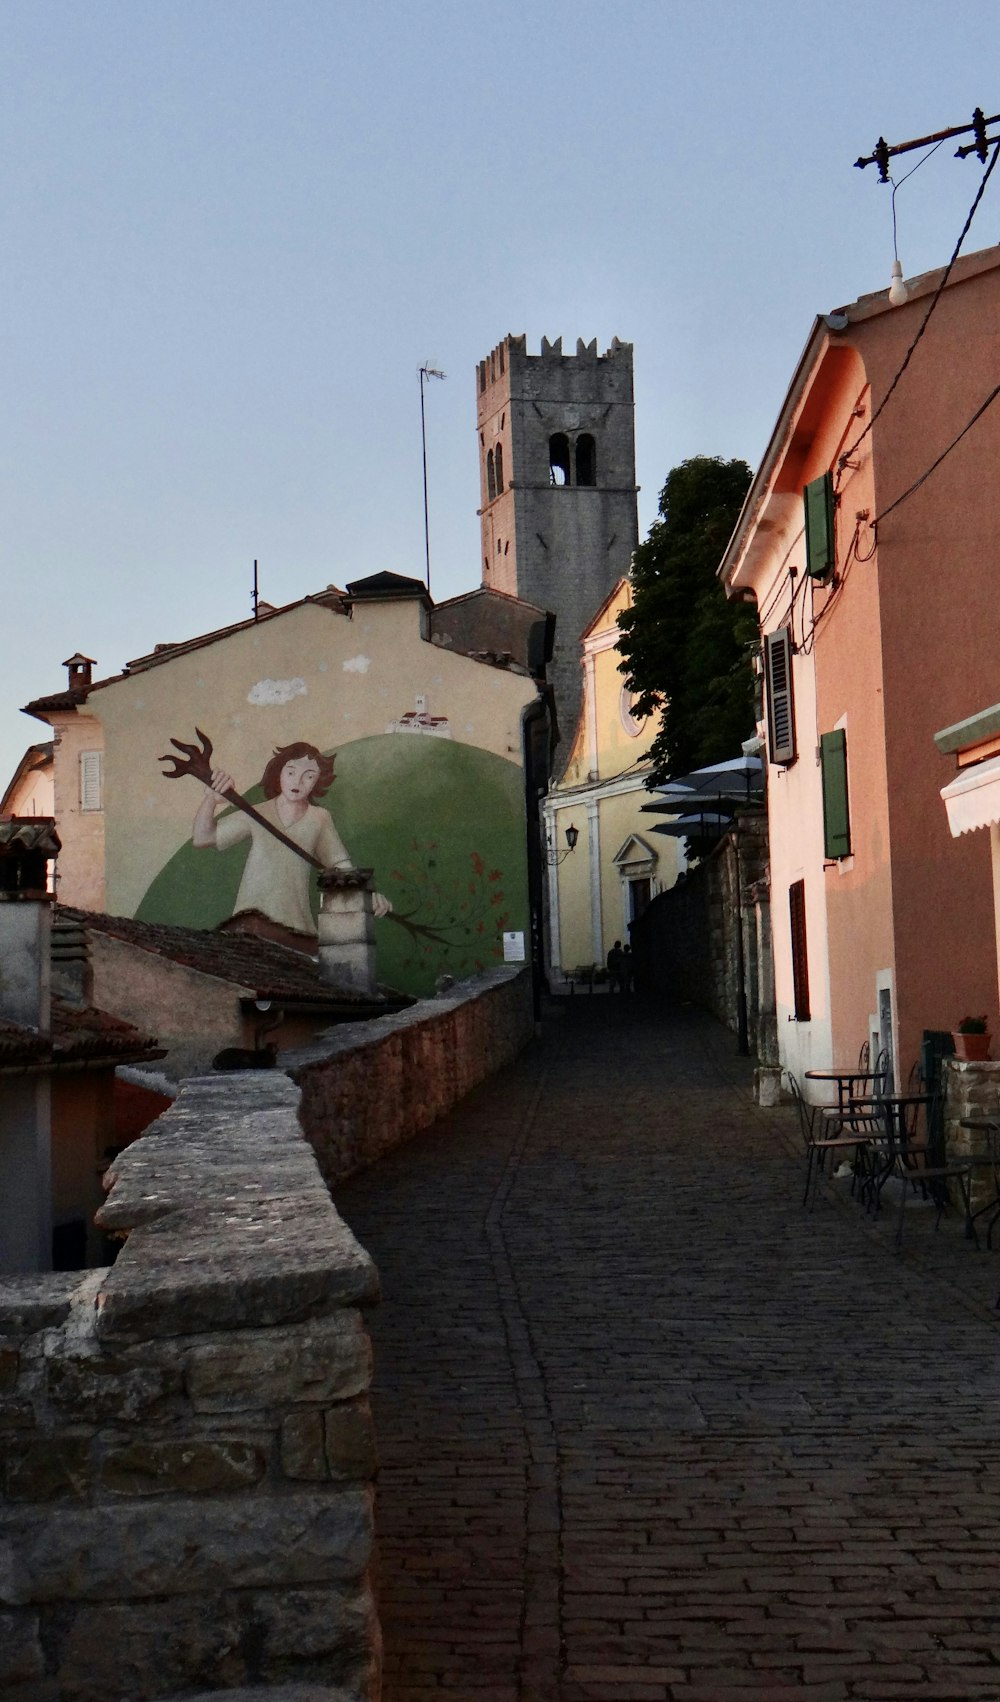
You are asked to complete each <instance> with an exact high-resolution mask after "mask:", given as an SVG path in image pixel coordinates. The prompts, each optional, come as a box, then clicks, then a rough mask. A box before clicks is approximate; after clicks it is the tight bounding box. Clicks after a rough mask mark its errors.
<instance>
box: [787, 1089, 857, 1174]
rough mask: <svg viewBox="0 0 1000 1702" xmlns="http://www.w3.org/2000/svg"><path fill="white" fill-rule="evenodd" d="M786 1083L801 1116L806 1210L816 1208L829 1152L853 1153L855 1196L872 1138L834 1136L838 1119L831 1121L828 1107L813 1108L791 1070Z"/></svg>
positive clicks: (847, 1132)
mask: <svg viewBox="0 0 1000 1702" xmlns="http://www.w3.org/2000/svg"><path fill="white" fill-rule="evenodd" d="M785 1079H786V1081H787V1083H788V1091H789V1093H790V1094H791V1096H792V1099H793V1100H794V1102H795V1106H796V1109H797V1111H798V1114H799V1128H800V1130H801V1132H802V1140H803V1143H804V1145H805V1149H806V1185H805V1190H804V1192H803V1195H802V1204H803V1207H805V1206H807V1205H810V1204H815V1200H816V1189H817V1187H818V1186H819V1177H820V1172H821V1171H822V1169H823V1166H824V1164H825V1161H826V1155H827V1153H828V1152H843V1153H845V1154H846V1153H848V1152H850V1153H851V1154H852V1155H853V1156H852V1163H851V1172H852V1175H851V1191H852V1192H853V1190H854V1187H855V1184H856V1183H857V1180H858V1177H859V1176H860V1175H861V1174H862V1165H863V1159H862V1157H861V1154H862V1151H863V1149H864V1147H865V1146H866V1145H867V1142H868V1140H869V1138H870V1137H869V1135H868V1134H867V1133H860V1132H858V1131H856V1130H847V1129H842V1130H841V1132H840V1133H837V1134H834V1133H832V1132H831V1131H832V1130H833V1129H834V1128H838V1127H840V1118H839V1116H838V1117H835V1118H834V1119H833V1120H832V1121H831V1120H830V1119H829V1117H828V1114H827V1111H826V1107H825V1106H823V1105H810V1104H809V1102H808V1100H807V1099H806V1098H805V1096H804V1094H803V1092H802V1089H801V1087H800V1086H799V1084H798V1082H797V1081H796V1079H795V1077H794V1076H793V1075H792V1072H791V1071H790V1070H786V1071H785ZM810 1191H811V1198H810Z"/></svg>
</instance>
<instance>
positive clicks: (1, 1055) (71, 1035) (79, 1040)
mask: <svg viewBox="0 0 1000 1702" xmlns="http://www.w3.org/2000/svg"><path fill="white" fill-rule="evenodd" d="M163 1056H164V1052H163V1049H162V1047H160V1046H157V1044H156V1041H155V1040H154V1039H152V1038H151V1037H150V1036H149V1035H147V1034H142V1033H140V1031H139V1029H137V1028H133V1026H132V1024H131V1023H130V1022H122V1021H121V1019H120V1018H119V1017H116V1016H110V1015H109V1014H108V1012H107V1011H98V1010H94V1009H93V1008H92V1007H82V1008H81V1007H78V1006H75V1005H69V1004H67V1003H66V1001H65V1000H64V999H59V998H55V997H54V998H53V1000H52V1032H51V1033H50V1034H39V1033H38V1031H37V1030H36V1029H33V1028H26V1027H25V1026H24V1025H23V1024H22V1023H19V1022H7V1021H5V1020H2V1019H0V1071H2V1070H5V1069H21V1068H23V1067H24V1066H25V1065H31V1064H35V1065H38V1064H50V1065H51V1066H52V1068H53V1069H58V1068H59V1067H60V1065H70V1064H80V1063H96V1062H98V1061H101V1062H103V1061H104V1060H107V1061H108V1062H109V1063H115V1064H123V1063H126V1062H129V1061H131V1062H135V1061H137V1060H139V1059H141V1058H162V1057H163Z"/></svg>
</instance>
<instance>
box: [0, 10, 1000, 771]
mask: <svg viewBox="0 0 1000 1702" xmlns="http://www.w3.org/2000/svg"><path fill="white" fill-rule="evenodd" d="M997 40H998V37H997V30H996V9H995V6H994V5H991V4H986V3H980V0H953V3H952V4H951V5H949V6H947V7H945V6H942V5H940V3H939V0H879V4H878V5H876V6H871V7H866V8H864V9H862V10H858V9H857V8H854V9H853V10H848V11H846V12H845V11H844V10H843V9H842V8H835V7H831V6H830V5H828V4H826V3H823V4H818V3H815V0H768V3H767V4H763V3H759V0H687V3H686V4H680V3H679V0H617V4H615V5H613V6H612V5H611V4H608V3H606V0H601V3H598V0H574V3H572V4H570V3H567V0H546V3H545V5H544V6H542V5H539V4H536V5H530V4H526V3H525V0H507V3H505V4H498V3H497V0H491V3H490V4H483V3H480V0H456V3H452V0H424V3H423V4H422V5H417V6H415V5H413V3H412V0H407V3H406V4H403V3H399V0H370V4H369V5H367V6H365V5H362V4H360V3H359V0H350V3H347V0H155V3H154V0H0V44H2V52H0V394H2V398H3V406H2V409H0V438H2V442H0V585H2V589H3V601H2V609H3V614H2V617H0V618H2V621H3V630H4V634H5V637H6V643H5V645H4V660H5V667H4V669H3V674H2V690H0V790H2V788H3V786H4V785H6V782H7V780H8V778H9V777H10V775H11V774H12V772H13V769H14V767H15V765H16V763H17V761H18V760H19V758H20V756H21V754H22V753H23V751H24V750H25V748H26V746H27V745H28V744H30V743H32V742H35V741H36V740H41V739H44V738H46V737H47V736H49V735H48V730H47V728H46V727H45V726H44V725H43V724H42V723H40V722H38V721H35V720H33V719H31V718H29V717H26V716H24V715H23V714H21V713H20V712H19V711H20V707H21V706H22V705H23V704H25V703H26V702H28V701H29V699H31V698H33V697H37V696H40V695H43V694H45V693H48V692H52V691H58V690H60V689H62V688H63V686H64V685H65V680H66V674H65V669H64V668H63V667H62V662H63V660H64V658H66V657H68V656H70V655H72V654H73V653H74V652H75V651H78V650H82V651H83V652H84V653H85V654H86V655H88V656H91V657H93V658H94V659H95V660H96V662H97V670H96V673H97V676H98V677H103V676H105V675H108V674H112V673H116V672H118V671H119V670H120V669H121V668H122V666H123V665H124V664H125V663H126V662H127V661H128V659H129V658H130V657H133V656H139V655H142V654H143V653H144V652H146V651H148V650H150V649H151V648H152V647H153V645H154V644H157V643H164V642H171V641H177V640H180V639H184V638H188V637H191V636H194V635H195V634H197V633H199V632H203V631H207V630H211V629H213V628H215V627H218V626H222V625H226V624H228V623H229V622H231V621H237V620H241V619H244V618H246V617H248V616H249V614H250V612H251V602H250V597H251V586H252V576H253V562H254V560H255V559H256V560H257V561H258V562H259V574H260V587H261V594H262V595H263V596H264V597H266V598H267V600H268V601H270V602H272V603H283V602H288V601H291V600H293V599H295V598H297V597H300V596H303V595H305V594H307V593H308V592H310V591H316V590H319V589H321V588H322V587H323V586H325V585H327V584H330V583H335V584H339V585H342V584H344V583H345V582H346V581H347V580H350V579H355V578H361V577H364V576H365V575H366V574H369V573H375V572H378V571H380V570H382V569H390V570H392V571H394V572H398V573H404V574H410V575H413V576H417V577H422V576H423V573H424V516H423V487H422V475H421V432H420V396H419V381H418V369H419V368H420V366H421V365H422V364H424V363H429V364H430V365H433V366H435V367H438V368H440V369H441V370H443V371H444V372H445V373H446V374H447V376H446V378H445V380H444V381H443V382H438V381H428V389H427V396H426V417H427V460H428V487H429V509H430V556H431V591H432V593H433V595H434V596H435V598H436V599H438V600H441V599H442V598H444V597H448V596H452V595H455V594H457V593H458V592H461V591H465V590H469V589H471V588H472V587H473V586H474V585H476V584H477V583H478V563H479V559H480V551H479V523H478V520H477V516H476V509H477V506H478V501H479V475H478V460H477V446H476V436H475V389H474V380H475V367H476V363H477V361H478V360H480V359H481V358H482V357H483V356H484V355H486V354H488V353H489V351H490V349H491V348H493V347H494V346H495V344H496V343H497V342H499V341H500V339H501V338H502V337H503V336H505V335H506V334H507V333H508V332H512V333H515V334H519V333H525V334H526V336H527V339H528V350H529V353H537V352H538V351H539V348H540V343H541V338H542V337H543V336H547V337H548V338H550V339H554V338H556V337H557V336H560V335H561V336H562V337H563V339H564V346H565V348H566V350H567V352H570V353H572V352H574V351H575V348H576V339H577V338H578V337H583V338H584V340H585V341H587V342H589V341H590V339H591V338H593V337H596V338H597V341H598V347H599V349H600V350H601V351H602V352H603V350H604V349H606V348H607V347H608V345H609V344H610V342H611V339H612V338H613V337H615V336H617V337H620V338H621V339H622V340H623V341H626V342H631V343H632V344H633V345H634V350H635V355H634V359H635V404H636V420H635V423H636V455H637V476H638V480H639V483H640V485H641V493H640V497H639V519H640V536H643V535H644V534H645V532H646V530H647V529H648V527H649V525H650V523H651V522H652V520H653V519H654V517H655V514H656V505H657V498H658V494H659V491H660V489H661V487H662V484H663V482H664V479H665V477H666V474H667V472H668V471H669V469H670V468H671V467H672V466H674V465H676V463H677V462H679V461H681V460H684V459H685V458H686V457H688V456H690V455H697V454H709V455H722V456H727V457H730V456H740V457H742V458H743V459H745V460H747V461H749V462H750V464H751V466H754V465H756V463H757V462H758V461H759V459H760V457H761V456H762V454H763V452H764V449H765V447H766V444H767V441H768V438H769V435H770V432H771V428H772V426H773V424H774V421H775V418H776V415H777V413H778V410H779V408H780V406H781V402H782V399H783V397H784V394H785V391H786V389H787V386H788V383H789V381H790V379H791V376H792V372H793V370H794V367H795V364H796V362H797V360H798V356H799V354H800V352H801V350H802V347H803V345H804V343H805V341H806V338H807V336H808V334H809V330H810V327H811V325H812V322H813V319H814V317H815V315H816V314H817V313H823V312H827V311H829V310H830V309H832V308H834V307H836V306H839V305H841V304H842V303H844V302H847V301H850V300H853V299H854V298H856V297H857V296H858V295H862V294H865V293H868V292H870V291H873V290H879V289H884V288H885V287H886V286H887V285H888V282H889V274H890V267H891V262H892V258H893V249H892V220H891V190H890V189H889V188H888V187H884V186H881V185H880V184H879V183H878V181H877V175H876V171H875V168H874V167H873V166H871V167H869V168H868V169H867V170H866V171H863V172H862V171H858V170H855V169H854V166H853V162H854V160H855V159H856V158H857V157H858V155H859V154H868V153H871V151H872V148H873V147H874V144H875V142H876V140H877V138H878V137H879V135H880V134H881V135H884V136H885V137H886V138H887V140H888V141H889V142H896V141H902V140H908V139H910V138H912V137H918V136H923V135H927V134H929V133H931V132H933V131H936V130H939V129H942V128H944V127H945V126H950V125H958V124H965V123H968V122H969V120H970V118H971V114H972V110H973V108H974V107H976V106H977V105H979V106H982V107H983V109H984V110H985V112H986V113H987V114H992V113H993V112H1000V74H998V71H1000V52H998V48H997ZM991 44H992V45H991ZM991 66H992V70H991V69H990V68H991ZM998 128H1000V127H998ZM956 145H957V144H956V143H955V142H950V143H946V144H945V145H944V146H943V147H942V148H940V149H938V151H937V152H936V153H935V154H934V155H933V157H930V158H928V159H926V160H925V162H924V163H923V164H922V165H921V167H920V169H919V171H918V172H917V173H916V174H915V175H914V176H913V177H912V179H911V180H910V181H909V182H907V183H906V184H905V185H902V184H901V186H900V188H899V191H898V194H897V196H896V212H897V219H898V240H899V253H900V258H901V260H902V263H903V270H904V273H905V274H906V275H914V274H916V273H919V272H922V271H927V270H929V269H930V268H932V267H934V266H938V265H942V264H944V263H945V262H946V261H947V259H948V257H949V256H950V254H951V251H952V248H953V246H954V243H955V241H956V240H957V237H958V234H959V231H960V230H961V227H962V224H963V221H964V219H965V215H966V213H967V211H968V208H969V206H970V204H971V202H972V199H973V196H974V194H975V191H976V188H977V187H978V184H979V181H980V177H981V167H980V165H979V163H978V161H977V160H976V159H975V158H971V159H969V160H966V161H960V160H957V159H955V158H954V149H955V147H956ZM921 158H922V156H921V155H918V154H913V155H910V156H908V157H907V158H905V159H904V160H901V161H900V162H899V163H898V166H897V168H896V175H897V176H898V177H902V175H903V173H904V171H907V170H909V168H910V166H911V165H913V164H915V163H916V162H917V160H918V159H921ZM995 182H1000V173H997V174H996V179H995V180H991V182H990V185H989V187H988V189H987V192H986V195H985V196H984V198H983V202H982V205H981V207H980V210H979V213H978V215H977V219H976V222H975V224H974V225H973V228H972V232H971V233H970V236H969V237H968V239H967V241H966V245H965V251H966V252H971V251H973V250H975V249H978V248H985V247H988V246H990V245H992V244H993V243H994V242H996V241H997V240H998V237H1000V230H998V224H1000V219H998V208H1000V199H998V197H1000V191H998V190H996V188H995V186H994V185H995Z"/></svg>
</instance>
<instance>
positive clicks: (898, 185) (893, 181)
mask: <svg viewBox="0 0 1000 1702" xmlns="http://www.w3.org/2000/svg"><path fill="white" fill-rule="evenodd" d="M944 142H945V137H944V136H942V138H941V141H940V142H935V144H934V146H933V148H931V149H930V151H929V152H928V153H926V154H924V155H923V156H922V158H920V159H919V160H918V161H917V163H916V165H915V166H911V167H910V169H909V171H908V172H907V173H906V176H905V177H901V178H900V180H899V182H898V183H897V182H896V179H895V178H894V177H890V179H889V182H890V183H891V184H892V257H893V259H894V260H898V259H899V249H898V248H897V247H896V191H897V190H898V189H902V187H903V184H904V183H905V182H906V181H907V179H908V178H911V177H912V176H913V173H914V172H915V171H919V170H920V167H921V166H922V165H926V164H927V161H928V160H929V159H930V157H931V154H936V153H937V151H938V149H939V148H940V147H942V146H943V144H944Z"/></svg>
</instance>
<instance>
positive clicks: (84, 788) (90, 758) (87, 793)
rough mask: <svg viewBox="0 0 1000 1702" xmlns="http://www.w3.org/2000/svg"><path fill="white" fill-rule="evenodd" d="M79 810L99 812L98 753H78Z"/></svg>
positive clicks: (99, 767) (99, 775) (99, 755)
mask: <svg viewBox="0 0 1000 1702" xmlns="http://www.w3.org/2000/svg"><path fill="white" fill-rule="evenodd" d="M80 808H81V810H99V809H100V808H101V753H100V751H81V752H80Z"/></svg>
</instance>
